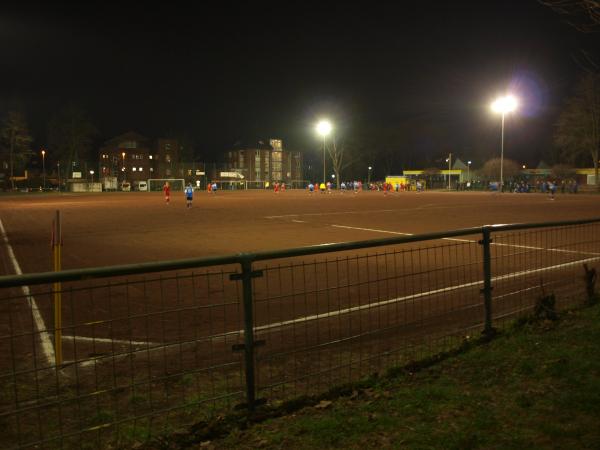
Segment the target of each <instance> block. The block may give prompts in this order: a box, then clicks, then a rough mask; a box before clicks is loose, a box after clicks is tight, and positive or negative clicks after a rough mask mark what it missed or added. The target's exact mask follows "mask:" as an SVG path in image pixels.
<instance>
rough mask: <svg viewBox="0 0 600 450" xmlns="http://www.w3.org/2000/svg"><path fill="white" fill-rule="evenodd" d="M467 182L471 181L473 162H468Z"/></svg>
mask: <svg viewBox="0 0 600 450" xmlns="http://www.w3.org/2000/svg"><path fill="white" fill-rule="evenodd" d="M467 181H471V161H467Z"/></svg>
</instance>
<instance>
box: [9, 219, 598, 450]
mask: <svg viewBox="0 0 600 450" xmlns="http://www.w3.org/2000/svg"><path fill="white" fill-rule="evenodd" d="M481 230H482V229H479V234H477V230H476V229H470V230H465V231H464V232H461V233H457V232H452V233H448V234H443V233H438V234H436V236H432V235H430V236H428V237H423V240H422V241H420V240H419V237H411V238H410V239H409V238H407V239H406V241H403V240H402V239H399V238H394V239H391V240H389V243H388V245H383V244H382V242H384V241H383V240H382V241H378V242H377V244H376V245H377V246H376V247H375V246H374V245H375V244H373V241H369V242H365V243H364V244H361V245H354V246H353V250H348V249H347V248H339V250H342V251H338V252H335V253H327V254H324V253H320V252H323V249H322V248H319V247H318V246H317V247H314V248H311V249H300V250H301V251H298V249H296V251H294V250H290V251H289V252H287V255H286V251H283V252H274V253H272V254H248V255H243V256H240V257H239V260H237V261H238V262H239V265H235V264H227V265H214V266H210V267H208V268H206V266H208V264H207V263H204V264H199V266H201V267H205V268H202V269H190V270H178V271H175V270H171V271H166V270H165V271H161V272H158V273H156V271H155V270H154V271H152V272H148V273H140V274H138V275H127V276H118V275H117V273H118V271H117V270H116V269H115V275H113V276H111V277H109V278H96V279H95V278H93V277H91V278H90V276H89V273H88V274H87V275H86V276H85V277H82V279H80V280H78V281H63V282H62V287H61V294H62V304H61V307H60V312H61V316H62V324H61V326H60V331H61V332H62V344H61V348H62V351H63V358H64V361H63V363H62V364H61V365H60V366H57V365H56V363H55V355H56V352H55V349H56V343H55V337H56V327H55V326H54V323H55V322H54V314H55V301H54V300H55V288H54V287H53V284H52V282H53V281H56V280H53V279H52V276H48V277H46V278H47V279H44V280H45V281H44V282H43V283H39V282H38V283H34V284H31V283H29V285H27V283H26V282H22V283H21V282H20V281H19V280H20V279H18V277H17V282H15V280H14V279H12V281H11V283H5V284H2V280H1V279H0V286H9V287H0V327H1V329H0V389H1V390H0V433H1V436H2V437H1V438H0V441H1V444H2V447H3V448H107V447H110V446H112V447H116V446H125V447H126V446H131V445H133V443H135V442H142V441H146V440H148V439H150V438H152V437H156V436H159V435H162V434H165V433H170V432H172V431H175V430H178V429H181V428H182V427H185V426H188V425H191V424H193V423H197V422H199V421H202V420H206V419H209V418H211V417H214V416H215V415H217V414H223V413H227V412H229V411H231V410H232V409H233V408H234V407H235V406H238V405H240V404H243V403H244V402H248V400H249V399H254V397H255V394H256V397H257V398H263V399H266V400H267V401H269V402H277V401H282V400H291V399H294V398H297V397H299V396H303V395H313V394H321V393H323V392H324V391H326V390H328V389H331V388H333V387H336V386H339V385H343V384H346V383H352V382H355V381H358V380H360V379H362V378H364V377H365V376H368V375H372V374H374V373H383V372H385V371H386V370H388V369H391V368H394V367H398V366H403V365H405V364H407V363H410V362H413V361H418V360H420V359H422V358H424V357H428V356H432V355H435V354H438V353H440V352H442V351H445V350H448V349H452V348H455V347H456V346H457V345H459V344H460V343H462V342H464V340H465V339H469V338H470V337H471V336H477V335H478V334H479V333H481V332H482V331H483V330H485V329H486V323H485V320H486V316H487V315H489V317H491V318H492V319H493V322H492V324H491V325H493V326H494V327H496V328H500V327H505V326H507V324H509V323H511V321H513V320H515V319H518V318H520V317H523V316H525V315H531V314H532V313H540V311H541V312H542V313H545V314H550V313H551V312H552V311H554V310H558V309H564V308H567V307H570V306H573V305H574V304H576V303H581V302H582V301H584V300H585V298H586V295H589V292H590V291H589V283H588V284H587V285H586V282H585V276H584V275H585V270H584V267H583V265H584V264H586V265H587V266H588V267H589V269H592V268H596V269H597V268H598V266H599V264H598V262H599V261H600V220H599V221H595V222H593V221H588V222H586V223H581V224H570V225H568V226H567V225H562V226H552V227H541V226H540V227H531V226H523V227H520V228H519V227H517V226H509V227H497V228H494V227H490V228H487V230H488V231H490V230H491V243H488V244H486V241H485V239H483V240H482V239H481V238H482V235H481ZM484 237H485V232H484ZM385 242H387V241H385ZM357 244H358V243H357ZM485 245H489V255H490V256H489V260H488V261H487V263H488V267H490V268H491V276H490V278H489V281H490V282H491V286H492V289H493V290H492V291H491V299H492V302H491V304H490V308H491V310H486V306H485V305H486V302H484V301H483V297H484V296H483V295H482V290H483V289H484V287H485V283H484V278H485V276H486V264H485V263H486V261H484V255H485V254H486V252H484V251H482V247H484V246H485ZM332 249H338V247H335V246H334V247H332ZM328 251H331V249H330V250H328ZM286 256H288V257H286ZM235 258H237V257H234V258H233V259H231V258H230V259H229V260H235ZM165 267H166V266H165ZM186 267H190V266H189V265H188V266H186ZM240 267H241V270H240ZM249 271H251V272H249ZM104 272H106V271H104ZM240 272H242V274H241V275H242V276H240ZM138 273H139V272H138ZM244 274H245V275H246V276H247V278H246V282H245V283H246V284H243V283H242V282H241V279H242V278H243V276H244ZM232 275H233V276H232ZM103 276H106V274H105V275H103ZM250 277H251V280H252V281H251V282H250V283H248V282H247V281H248V279H249V278H250ZM4 278H6V277H4ZM13 278H14V277H13ZM10 286H15V287H10ZM243 286H248V287H249V289H250V292H246V293H244V292H243V289H244V288H243ZM488 293H489V292H488ZM248 299H249V300H250V302H248ZM247 317H253V322H252V323H251V327H250V329H249V330H248V329H247V327H248V326H249V325H248V323H247V321H246V322H245V318H247ZM245 327H246V328H245ZM248 331H250V333H248ZM252 332H253V333H252ZM251 336H253V337H252V338H251V339H250V341H252V339H253V342H249V340H248V338H250V337H251ZM249 344H250V346H251V348H252V353H251V354H250V357H249V358H248V355H249V353H248V351H249V348H248V345H249ZM244 352H246V353H245V354H244ZM245 356H246V358H245ZM249 373H251V374H252V377H248V374H249ZM254 390H255V391H256V392H254ZM250 391H252V392H250ZM246 406H249V407H251V406H252V405H246Z"/></svg>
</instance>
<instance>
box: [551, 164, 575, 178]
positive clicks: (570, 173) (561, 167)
mask: <svg viewBox="0 0 600 450" xmlns="http://www.w3.org/2000/svg"><path fill="white" fill-rule="evenodd" d="M552 175H553V176H555V177H556V178H558V179H559V180H569V179H572V178H575V175H576V171H575V168H574V167H573V166H571V165H570V164H555V165H554V166H552Z"/></svg>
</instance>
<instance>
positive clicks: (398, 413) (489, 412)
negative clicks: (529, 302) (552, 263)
mask: <svg viewBox="0 0 600 450" xmlns="http://www.w3.org/2000/svg"><path fill="white" fill-rule="evenodd" d="M363 386H364V385H363ZM196 445H197V446H198V445H200V443H197V444H196ZM204 447H206V448H213V449H247V448H268V449H279V448H282V449H283V448H285V449H292V448H293V449H314V448H325V449H326V448H345V449H346V448H347V449H383V448H398V449H461V450H462V449H525V448H526V449H586V448H589V449H594V448H595V449H599V448H600V305H596V306H593V307H591V308H586V309H580V310H577V311H573V312H570V313H567V314H564V315H563V316H561V318H560V320H559V321H557V322H541V323H530V324H525V325H521V326H520V327H518V328H515V329H513V330H510V331H509V332H507V333H504V334H503V335H501V336H499V337H498V338H497V339H495V340H493V341H491V342H489V343H487V344H483V345H479V346H476V347H474V348H472V349H470V350H468V351H466V352H464V353H462V354H460V355H458V356H454V357H451V358H448V359H446V360H445V361H443V362H441V363H438V364H436V365H433V366H431V367H429V368H426V369H422V370H420V371H417V372H415V373H409V372H406V371H405V372H397V374H396V375H395V376H394V377H390V378H383V379H380V380H378V381H373V382H372V383H371V384H370V385H369V386H368V387H361V388H357V389H356V390H355V391H354V392H353V393H352V394H351V395H347V396H344V397H339V398H337V399H335V400H333V401H332V402H328V401H323V402H321V403H320V404H319V405H315V406H310V407H306V408H304V409H302V410H299V411H297V412H295V413H291V414H288V415H286V416H283V417H279V418H275V419H269V420H266V421H264V422H262V423H259V424H255V425H253V426H251V427H249V428H247V429H244V430H241V429H233V430H231V432H230V433H229V435H228V436H226V437H224V438H222V439H216V440H213V441H211V442H210V443H209V442H204V444H202V445H200V448H204ZM194 448H196V447H194Z"/></svg>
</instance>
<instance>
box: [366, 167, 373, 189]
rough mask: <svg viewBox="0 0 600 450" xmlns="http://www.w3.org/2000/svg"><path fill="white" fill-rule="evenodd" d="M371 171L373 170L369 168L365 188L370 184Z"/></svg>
mask: <svg viewBox="0 0 600 450" xmlns="http://www.w3.org/2000/svg"><path fill="white" fill-rule="evenodd" d="M371 170H373V167H371V166H369V174H368V176H367V186H369V185H370V184H371Z"/></svg>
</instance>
